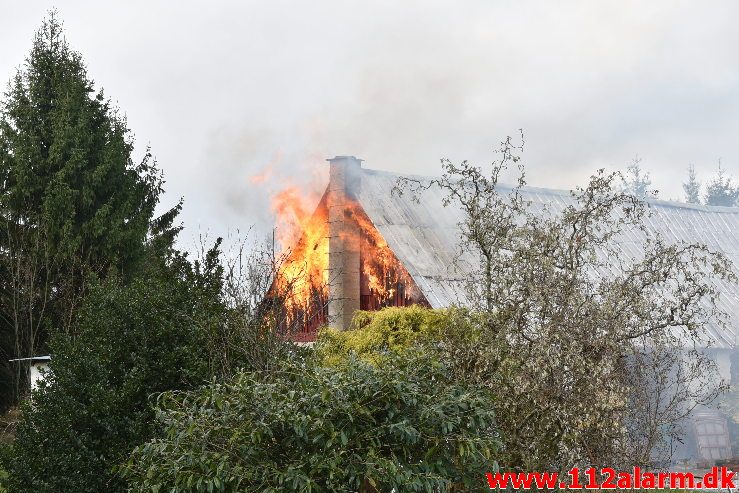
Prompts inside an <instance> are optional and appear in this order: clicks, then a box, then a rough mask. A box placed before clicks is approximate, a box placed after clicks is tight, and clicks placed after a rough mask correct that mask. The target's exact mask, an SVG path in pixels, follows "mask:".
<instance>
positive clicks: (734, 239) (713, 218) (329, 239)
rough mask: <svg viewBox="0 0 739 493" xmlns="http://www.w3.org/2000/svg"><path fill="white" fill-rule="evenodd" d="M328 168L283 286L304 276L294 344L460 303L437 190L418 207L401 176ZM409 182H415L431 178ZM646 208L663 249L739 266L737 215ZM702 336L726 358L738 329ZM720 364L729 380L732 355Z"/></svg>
mask: <svg viewBox="0 0 739 493" xmlns="http://www.w3.org/2000/svg"><path fill="white" fill-rule="evenodd" d="M328 162H329V167H330V171H329V185H328V187H327V189H326V191H325V193H324V194H323V196H322V198H321V200H320V202H319V204H318V207H317V208H316V210H315V212H314V213H313V214H312V215H311V216H310V218H309V219H308V220H307V221H306V224H305V225H303V227H304V230H303V232H302V237H301V239H300V241H299V242H298V243H297V245H296V246H295V247H294V248H293V250H292V251H291V253H290V256H289V258H288V260H287V262H286V264H285V266H284V268H283V273H284V274H285V275H284V277H285V278H286V279H287V280H288V281H290V280H293V279H297V278H298V277H300V276H304V277H306V278H308V279H310V282H305V283H300V285H299V286H298V287H297V288H296V289H295V288H294V290H295V292H296V296H295V299H296V303H297V305H298V306H299V307H301V310H303V311H304V312H305V314H307V315H306V317H305V322H306V323H305V324H304V330H303V334H301V336H300V337H301V338H302V339H303V340H311V339H312V338H313V337H314V334H315V330H316V329H317V328H318V327H320V326H321V325H325V324H328V325H330V326H332V327H335V328H339V329H346V328H348V327H349V324H350V322H351V319H352V316H353V315H354V312H355V311H356V310H360V309H361V310H375V309H380V308H382V307H384V306H403V305H408V304H422V305H425V306H430V307H433V308H442V307H447V306H449V305H451V304H453V303H464V290H463V289H462V284H463V279H464V277H465V272H463V271H460V265H464V263H460V262H456V261H455V260H458V258H459V238H460V233H459V226H458V225H459V223H460V222H462V220H463V218H464V216H463V212H462V211H461V210H460V209H459V208H457V207H455V206H454V205H453V204H450V205H448V206H445V205H444V203H443V200H444V195H443V193H442V192H440V191H438V190H437V189H436V188H434V187H431V188H429V189H428V190H427V191H426V192H425V193H423V194H421V195H420V197H416V198H417V199H418V200H414V197H411V196H410V195H409V194H404V195H399V194H397V193H392V190H393V188H394V187H395V186H396V184H397V181H398V178H400V177H401V176H400V175H396V174H393V173H388V172H384V171H376V170H371V169H367V168H364V167H363V166H362V161H361V160H360V159H357V158H355V157H354V156H337V157H335V158H333V159H329V160H328ZM413 178H414V179H417V180H419V181H420V183H421V185H423V184H424V183H426V184H428V183H429V182H430V180H431V178H426V177H422V176H414V177H413ZM500 188H501V191H502V192H505V187H503V186H500ZM522 194H523V195H524V198H525V199H526V200H527V201H529V202H530V203H531V206H532V207H533V208H534V209H535V210H542V211H543V210H544V209H545V208H546V209H547V210H549V211H553V212H557V211H559V210H562V209H564V208H565V207H567V206H568V205H572V204H573V200H574V199H573V198H572V197H571V195H570V193H569V192H566V191H561V190H550V189H542V188H534V187H526V188H524V190H523V192H522ZM650 208H651V210H652V212H653V214H652V216H651V217H649V218H648V219H647V227H648V228H650V229H652V231H653V232H654V233H657V234H659V235H660V236H661V237H662V238H664V239H665V240H666V241H667V242H688V243H696V242H700V243H705V244H706V245H707V246H708V247H709V248H710V249H711V250H713V251H719V252H723V253H724V254H725V255H727V256H728V257H729V258H730V259H731V260H732V261H733V262H734V264H735V265H737V266H739V208H730V207H707V206H701V205H692V204H684V203H678V202H667V201H658V200H654V201H650ZM641 242H643V237H642V236H640V235H639V234H638V232H634V233H633V235H632V234H630V233H628V232H626V233H625V234H624V236H623V237H622V238H621V239H619V241H618V248H619V249H620V250H621V251H623V255H624V256H625V257H631V258H636V257H638V255H639V252H640V245H641ZM470 265H474V263H471V264H470ZM461 269H463V267H462V268H461ZM716 282H717V283H720V285H719V286H717V287H718V288H719V290H720V292H721V293H722V296H721V298H720V299H719V300H718V302H719V308H720V309H721V310H723V311H724V312H726V313H728V314H729V315H730V316H731V318H732V319H733V320H739V286H737V285H736V284H734V283H730V282H724V281H720V280H717V281H716ZM316 291H319V293H316ZM708 333H709V336H710V338H711V339H712V342H713V344H712V348H713V350H716V351H719V352H720V351H732V350H733V349H734V347H735V345H736V342H737V340H738V339H737V337H738V336H739V324H729V326H728V327H721V326H720V325H719V324H718V323H716V324H711V325H709V326H708ZM719 361H720V362H724V363H725V364H723V365H722V366H723V369H724V370H725V371H726V375H727V376H728V369H729V368H728V365H729V360H728V353H727V357H726V358H719Z"/></svg>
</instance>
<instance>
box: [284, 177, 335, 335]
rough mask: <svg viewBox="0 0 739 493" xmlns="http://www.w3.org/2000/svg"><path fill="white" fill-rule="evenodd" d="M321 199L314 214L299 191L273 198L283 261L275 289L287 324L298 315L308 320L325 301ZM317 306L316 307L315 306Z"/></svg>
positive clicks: (325, 252) (325, 235) (324, 212)
mask: <svg viewBox="0 0 739 493" xmlns="http://www.w3.org/2000/svg"><path fill="white" fill-rule="evenodd" d="M325 202H326V198H325V196H324V198H322V199H321V201H320V202H319V204H318V207H317V208H316V209H315V212H311V210H310V208H309V207H310V205H309V204H310V200H309V198H308V197H306V196H304V195H302V194H301V193H300V191H299V190H298V188H296V187H287V188H285V189H283V190H282V191H280V192H279V193H277V194H276V195H275V196H274V197H273V198H272V210H273V212H274V213H275V215H276V220H277V229H276V235H277V240H278V241H279V242H280V245H281V246H282V249H283V254H282V256H283V258H284V261H283V262H282V264H281V265H280V270H279V272H278V276H277V279H276V289H277V291H278V292H279V293H281V294H283V295H285V296H286V300H285V303H286V308H287V311H288V312H289V313H288V318H289V320H288V323H289V324H291V323H292V320H293V319H294V318H296V313H297V312H300V313H301V314H302V315H303V317H306V316H307V317H310V316H311V312H313V311H315V310H316V309H317V308H320V305H321V303H325V300H326V299H327V298H328V292H327V291H328V289H327V287H328V209H327V207H326V203H325ZM316 305H318V306H316Z"/></svg>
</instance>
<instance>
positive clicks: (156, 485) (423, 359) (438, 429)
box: [124, 352, 497, 493]
mask: <svg viewBox="0 0 739 493" xmlns="http://www.w3.org/2000/svg"><path fill="white" fill-rule="evenodd" d="M492 402H493V397H492V395H491V394H490V392H489V391H486V390H478V389H476V388H470V387H466V386H463V385H461V384H459V383H456V382H454V381H451V380H450V378H449V376H448V374H447V372H446V370H445V369H444V367H442V366H441V365H440V364H438V363H436V362H434V360H432V359H430V358H428V357H427V356H423V355H421V354H420V353H414V352H404V353H403V354H397V355H390V356H388V358H387V359H385V360H384V361H383V364H382V365H380V366H379V367H377V366H374V365H372V364H370V363H366V362H362V361H361V360H358V359H354V358H350V359H348V360H347V361H346V362H344V363H341V364H339V365H337V366H332V367H316V366H314V365H313V364H312V363H307V362H305V361H304V360H300V359H297V361H295V362H293V363H290V364H286V365H285V366H284V367H283V368H281V369H280V370H277V371H274V372H269V373H256V372H245V373H240V374H237V375H236V376H235V378H233V379H232V380H231V381H229V382H227V383H223V384H213V385H210V386H207V387H205V388H203V389H201V390H198V391H195V392H186V393H178V392H169V393H166V394H164V395H162V396H161V397H160V400H159V407H160V414H159V421H160V422H161V424H162V425H163V426H164V428H165V434H164V436H163V438H159V439H155V440H153V441H151V442H149V443H146V444H144V445H142V446H141V447H139V448H137V449H136V451H135V452H134V454H133V455H132V457H131V459H130V461H129V462H128V465H127V467H126V468H125V469H124V474H125V476H126V477H128V478H129V479H130V480H131V488H132V491H136V492H152V491H154V492H156V491H159V492H165V491H166V492H173V493H175V492H211V491H218V492H236V491H239V492H249V491H253V492H290V491H294V492H298V491H300V492H341V493H344V492H348V491H357V489H359V488H360V485H361V484H362V483H364V485H365V488H367V486H368V485H371V486H373V487H375V488H377V490H378V491H391V490H392V489H393V488H394V491H403V492H410V491H439V492H442V491H450V490H449V488H450V487H451V486H452V485H456V487H463V486H462V485H464V490H463V491H478V490H479V491H483V490H485V489H486V486H485V484H484V478H483V473H484V472H485V471H489V470H492V469H493V468H495V462H494V458H493V456H494V453H495V452H496V450H497V438H496V436H495V433H494V428H493V426H494V417H493V411H492Z"/></svg>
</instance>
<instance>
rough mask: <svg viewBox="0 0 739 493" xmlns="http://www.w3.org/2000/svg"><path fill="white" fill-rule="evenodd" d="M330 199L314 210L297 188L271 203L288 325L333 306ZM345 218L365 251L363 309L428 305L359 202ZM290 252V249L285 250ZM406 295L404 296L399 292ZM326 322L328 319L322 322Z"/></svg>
mask: <svg viewBox="0 0 739 493" xmlns="http://www.w3.org/2000/svg"><path fill="white" fill-rule="evenodd" d="M327 199H328V198H327V194H324V196H323V197H322V199H321V200H320V202H319V204H318V207H316V208H315V210H312V208H311V204H310V203H311V201H310V200H309V198H308V197H306V196H304V195H302V194H301V193H300V190H299V189H298V188H296V187H286V188H284V189H283V190H281V191H280V192H279V193H277V194H276V195H275V196H274V197H273V198H272V210H273V211H274V213H275V215H276V218H277V239H278V240H279V242H280V244H281V245H283V256H284V259H285V260H284V262H283V263H282V265H281V266H280V270H279V272H278V279H277V280H276V288H277V289H278V292H279V293H281V294H284V295H285V296H286V300H285V303H286V308H287V311H288V312H289V313H288V317H287V318H288V320H287V323H288V325H289V326H292V324H293V323H294V322H295V321H296V320H302V321H303V322H302V323H304V324H305V323H306V320H313V319H314V317H315V316H320V315H319V314H318V313H317V312H318V311H321V313H322V310H324V309H325V304H326V303H327V302H328V283H329V272H328V258H329V241H328V237H329V229H328V228H329V226H328V204H327ZM347 211H348V212H349V214H347V215H346V217H347V218H348V219H349V220H353V221H355V222H356V225H357V226H358V230H359V236H360V238H359V241H360V248H361V255H360V259H361V273H362V275H361V276H360V277H361V279H362V280H361V281H360V282H361V283H362V285H361V286H360V292H361V295H362V298H364V300H363V304H364V306H363V308H364V309H377V308H380V307H382V306H389V305H398V304H399V305H405V304H408V303H413V302H419V303H424V304H425V303H426V301H425V299H424V298H423V295H422V294H421V293H420V291H419V290H418V288H417V287H416V285H415V283H414V282H413V280H412V278H411V276H410V275H409V274H408V272H407V271H406V269H405V268H404V267H403V266H402V265H401V263H400V262H399V261H398V259H397V257H396V256H395V254H394V253H393V252H392V250H391V249H390V247H389V246H388V244H387V242H386V241H385V239H384V238H383V237H382V235H381V234H380V232H379V231H378V230H377V229H376V228H375V226H374V224H372V221H371V220H370V219H369V217H368V216H367V215H366V213H365V212H364V210H363V209H362V207H361V205H360V204H359V203H358V202H356V201H354V202H351V203H349V204H348V205H347ZM285 247H287V248H285ZM401 289H402V290H403V291H402V292H400V290H401ZM321 322H325V320H323V319H322V320H321Z"/></svg>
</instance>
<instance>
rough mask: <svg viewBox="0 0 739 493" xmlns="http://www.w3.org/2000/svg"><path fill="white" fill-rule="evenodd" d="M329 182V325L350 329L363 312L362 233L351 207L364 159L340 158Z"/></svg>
mask: <svg viewBox="0 0 739 493" xmlns="http://www.w3.org/2000/svg"><path fill="white" fill-rule="evenodd" d="M327 161H328V162H329V166H330V169H329V183H328V236H329V241H328V280H329V304H328V325H329V327H333V328H336V329H340V330H346V329H348V328H349V325H350V324H351V320H352V317H353V316H354V312H356V311H357V310H359V301H360V288H359V271H360V258H359V253H360V241H359V240H360V236H359V235H360V231H359V226H358V225H357V222H356V221H355V220H354V219H353V217H352V210H351V208H350V207H349V206H350V205H351V203H352V202H354V201H355V200H356V198H357V196H358V194H359V188H360V187H361V184H362V180H361V170H362V160H361V159H357V158H356V157H354V156H336V157H335V158H333V159H327Z"/></svg>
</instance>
